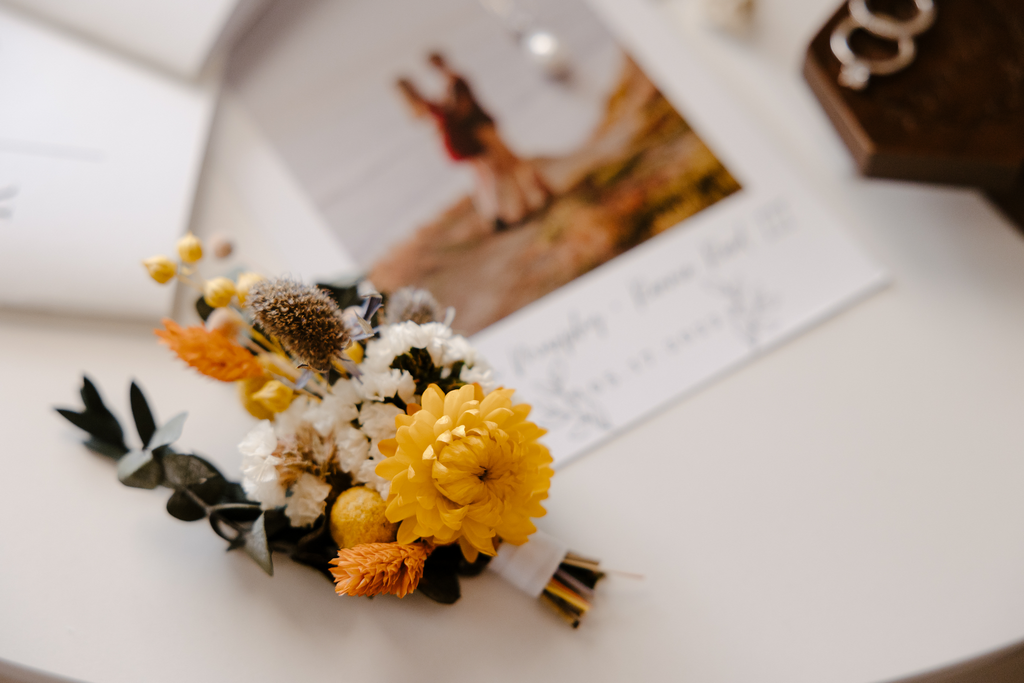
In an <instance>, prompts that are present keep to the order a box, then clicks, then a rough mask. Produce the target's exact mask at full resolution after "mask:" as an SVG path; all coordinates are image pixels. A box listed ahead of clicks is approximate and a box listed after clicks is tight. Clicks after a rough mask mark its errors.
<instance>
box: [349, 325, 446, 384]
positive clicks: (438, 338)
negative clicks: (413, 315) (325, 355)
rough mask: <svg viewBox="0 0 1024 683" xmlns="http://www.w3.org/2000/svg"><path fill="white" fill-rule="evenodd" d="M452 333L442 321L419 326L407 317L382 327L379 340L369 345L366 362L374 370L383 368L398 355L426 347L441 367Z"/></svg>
mask: <svg viewBox="0 0 1024 683" xmlns="http://www.w3.org/2000/svg"><path fill="white" fill-rule="evenodd" d="M451 336H452V331H451V328H449V327H448V326H447V325H444V324H443V323H426V324H423V325H418V324H416V323H414V322H412V321H411V320H407V321H405V322H402V323H397V324H395V325H384V326H383V327H381V328H380V332H379V335H378V338H377V339H374V340H373V341H371V342H370V343H368V344H367V345H366V359H365V360H364V361H363V365H364V366H365V367H366V368H367V369H369V370H371V371H377V372H379V371H382V370H385V369H387V368H389V367H391V364H392V363H393V362H394V361H395V358H397V357H398V356H402V355H405V354H406V353H409V351H410V350H411V349H426V351H427V353H429V354H430V358H431V360H432V361H433V362H434V364H435V365H438V366H440V365H441V363H442V359H443V357H444V346H445V343H446V341H447V340H448V339H449V338H450V337H451Z"/></svg>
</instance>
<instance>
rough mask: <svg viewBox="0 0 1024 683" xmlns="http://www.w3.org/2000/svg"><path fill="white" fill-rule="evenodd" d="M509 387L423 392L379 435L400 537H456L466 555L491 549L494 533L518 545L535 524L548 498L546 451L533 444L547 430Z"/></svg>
mask: <svg viewBox="0 0 1024 683" xmlns="http://www.w3.org/2000/svg"><path fill="white" fill-rule="evenodd" d="M512 393H513V390H512V389H498V390H496V391H492V392H491V393H490V394H488V395H487V396H486V397H485V396H484V395H483V391H482V390H481V389H480V387H479V386H477V385H466V386H464V387H462V388H461V389H456V390H454V391H450V392H448V394H447V395H446V394H444V393H443V392H442V391H441V390H440V389H439V388H438V387H437V385H433V384H432V385H430V387H428V388H427V390H426V391H424V392H423V406H422V407H421V408H420V410H419V411H417V412H415V413H414V414H412V415H399V416H398V417H396V418H395V422H396V423H397V425H398V433H397V435H396V437H395V438H394V439H388V440H386V441H382V442H381V443H380V445H379V448H380V451H381V453H383V454H384V455H386V456H387V457H386V458H385V459H384V460H383V461H382V462H381V463H380V464H379V465H377V474H379V475H380V476H382V477H385V478H387V479H390V480H391V492H390V494H389V495H388V507H387V512H386V514H387V518H388V520H389V521H391V522H401V526H399V527H398V542H399V543H402V544H410V543H413V542H415V541H416V540H417V539H423V540H425V541H427V542H428V543H432V544H434V545H447V544H449V543H454V542H456V541H457V542H458V543H459V545H460V547H461V548H462V553H463V555H465V556H466V558H467V559H468V560H470V561H472V560H475V559H476V557H477V553H478V552H481V553H484V554H487V555H493V554H494V552H495V547H494V538H495V536H497V537H499V538H501V539H502V540H503V541H506V542H508V543H512V544H514V545H521V544H523V543H525V542H526V540H527V538H528V537H529V536H530V534H532V533H533V532H534V531H536V530H537V528H536V527H535V526H534V525H533V522H531V521H530V518H531V517H541V516H543V515H544V514H545V510H544V508H543V507H541V504H540V503H541V501H542V500H544V499H545V498H547V497H548V488H549V486H550V485H551V475H552V474H554V472H553V471H552V469H551V467H550V464H551V454H550V453H549V452H548V449H547V448H545V447H544V446H542V445H541V444H539V443H537V439H538V438H540V437H541V436H543V435H544V433H545V430H543V429H541V428H540V427H538V426H537V425H535V424H533V423H532V422H528V421H527V420H526V417H527V415H529V414H530V406H528V405H525V404H520V405H515V406H513V405H512Z"/></svg>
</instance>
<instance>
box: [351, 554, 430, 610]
mask: <svg viewBox="0 0 1024 683" xmlns="http://www.w3.org/2000/svg"><path fill="white" fill-rule="evenodd" d="M433 549H434V547H433V546H431V545H428V544H426V543H411V544H409V545H403V544H401V543H364V544H363V545H357V546H355V547H353V548H347V549H345V550H342V551H340V552H339V553H338V556H337V557H336V558H334V559H333V560H331V564H333V565H334V567H332V568H331V574H333V575H334V582H335V583H336V584H337V585H336V586H335V587H334V591H335V592H336V593H337V594H338V595H377V594H378V593H391V594H392V595H397V596H398V597H400V598H404V597H405V596H406V595H408V594H409V593H411V592H413V591H414V590H416V586H418V585H419V583H420V579H421V578H423V565H424V563H426V561H427V558H428V557H429V556H430V552H431V551H432V550H433Z"/></svg>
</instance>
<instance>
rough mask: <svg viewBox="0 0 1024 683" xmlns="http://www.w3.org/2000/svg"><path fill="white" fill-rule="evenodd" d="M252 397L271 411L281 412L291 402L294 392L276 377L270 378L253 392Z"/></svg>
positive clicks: (286, 408)
mask: <svg viewBox="0 0 1024 683" xmlns="http://www.w3.org/2000/svg"><path fill="white" fill-rule="evenodd" d="M252 398H253V400H254V401H256V402H257V403H259V404H260V405H261V406H263V407H264V408H266V409H267V410H269V411H270V412H272V413H283V412H284V411H286V410H288V406H290V405H291V404H292V399H293V398H295V392H294V391H292V390H291V389H289V388H288V387H287V386H285V385H284V384H282V383H281V382H278V381H277V380H276V379H272V380H270V381H269V382H267V383H266V384H264V385H263V388H262V389H260V390H259V391H257V392H256V393H255V394H253V395H252Z"/></svg>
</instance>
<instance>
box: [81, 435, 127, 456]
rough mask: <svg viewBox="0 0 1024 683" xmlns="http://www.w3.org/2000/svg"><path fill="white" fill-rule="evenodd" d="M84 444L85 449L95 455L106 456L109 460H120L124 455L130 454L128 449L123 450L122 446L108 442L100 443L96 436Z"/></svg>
mask: <svg viewBox="0 0 1024 683" xmlns="http://www.w3.org/2000/svg"><path fill="white" fill-rule="evenodd" d="M84 443H85V447H86V448H88V449H89V450H90V451H92V452H93V453H99V454H100V455H105V456H107V457H108V458H113V459H114V460H118V459H120V457H121V456H122V455H124V454H125V453H127V452H128V450H127V449H125V448H121V447H120V446H115V445H113V444H109V443H107V442H106V441H100V440H99V439H97V438H96V437H95V436H90V437H89V438H88V439H86V440H85V442H84Z"/></svg>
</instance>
